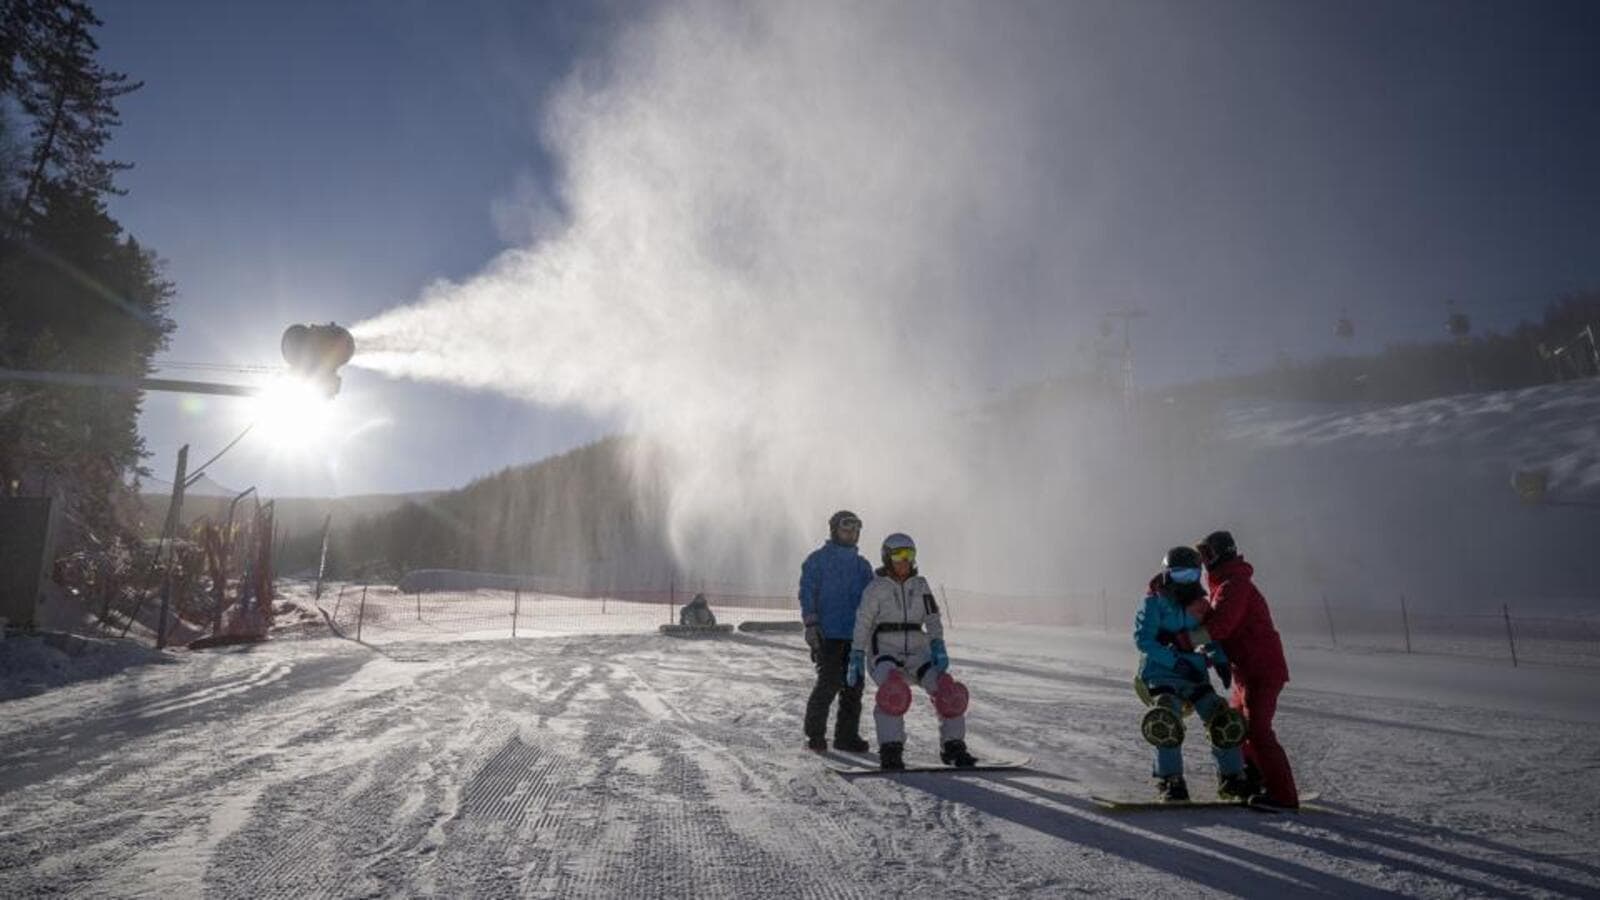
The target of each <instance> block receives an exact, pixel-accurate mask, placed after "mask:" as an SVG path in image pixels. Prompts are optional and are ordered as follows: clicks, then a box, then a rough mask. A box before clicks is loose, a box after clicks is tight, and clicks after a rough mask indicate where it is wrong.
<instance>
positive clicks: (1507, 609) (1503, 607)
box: [1500, 603, 1517, 669]
mask: <svg viewBox="0 0 1600 900" xmlns="http://www.w3.org/2000/svg"><path fill="white" fill-rule="evenodd" d="M1500 612H1502V613H1503V614H1505V617H1506V643H1508V644H1510V645H1511V668H1513V669H1515V668H1516V667H1517V636H1516V635H1515V634H1513V633H1512V631H1511V605H1510V604H1507V603H1502V604H1500Z"/></svg>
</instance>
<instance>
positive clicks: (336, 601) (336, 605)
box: [333, 584, 350, 624]
mask: <svg viewBox="0 0 1600 900" xmlns="http://www.w3.org/2000/svg"><path fill="white" fill-rule="evenodd" d="M349 586H350V585H348V584H341V585H339V596H337V597H335V598H334V600H333V621H334V623H335V624H338V622H339V604H341V603H343V602H344V589H345V588H347V587H349Z"/></svg>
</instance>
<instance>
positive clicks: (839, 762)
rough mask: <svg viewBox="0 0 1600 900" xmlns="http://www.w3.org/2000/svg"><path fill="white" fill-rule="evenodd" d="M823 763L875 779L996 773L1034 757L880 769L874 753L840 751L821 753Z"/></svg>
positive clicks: (1022, 766)
mask: <svg viewBox="0 0 1600 900" xmlns="http://www.w3.org/2000/svg"><path fill="white" fill-rule="evenodd" d="M820 755H821V756H822V764H823V765H825V766H827V767H828V768H830V769H832V770H833V771H835V772H837V773H838V774H839V775H840V777H843V778H871V777H873V776H884V775H907V774H913V775H914V774H932V773H937V774H943V775H959V774H961V773H962V772H994V771H1001V770H1005V769H1026V768H1027V767H1028V763H1030V762H1032V761H1033V757H1031V756H1018V757H1007V758H1003V759H982V758H980V759H979V760H978V764H977V765H975V766H967V767H966V768H958V767H956V766H947V765H945V764H944V763H941V762H927V763H918V762H908V763H906V767H905V768H904V769H892V770H891V769H880V768H878V757H877V756H875V755H873V754H871V753H841V752H839V751H837V750H833V751H829V752H827V753H823V754H820Z"/></svg>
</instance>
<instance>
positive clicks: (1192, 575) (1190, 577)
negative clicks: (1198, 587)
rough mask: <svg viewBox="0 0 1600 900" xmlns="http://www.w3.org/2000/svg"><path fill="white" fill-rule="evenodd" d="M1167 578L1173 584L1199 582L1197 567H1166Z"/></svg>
mask: <svg viewBox="0 0 1600 900" xmlns="http://www.w3.org/2000/svg"><path fill="white" fill-rule="evenodd" d="M1167 578H1169V579H1171V580H1172V583H1173V584H1198V583H1199V582H1200V570H1199V569H1168V570H1167Z"/></svg>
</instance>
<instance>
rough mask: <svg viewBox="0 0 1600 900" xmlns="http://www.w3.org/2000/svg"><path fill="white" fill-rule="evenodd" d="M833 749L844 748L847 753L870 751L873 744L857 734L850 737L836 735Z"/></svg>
mask: <svg viewBox="0 0 1600 900" xmlns="http://www.w3.org/2000/svg"><path fill="white" fill-rule="evenodd" d="M833 749H835V750H842V751H844V752H845V753H869V752H871V750H872V745H871V744H869V743H867V742H866V741H865V740H863V739H861V738H860V737H858V736H856V735H851V736H850V737H839V736H838V735H834V737H833Z"/></svg>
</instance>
